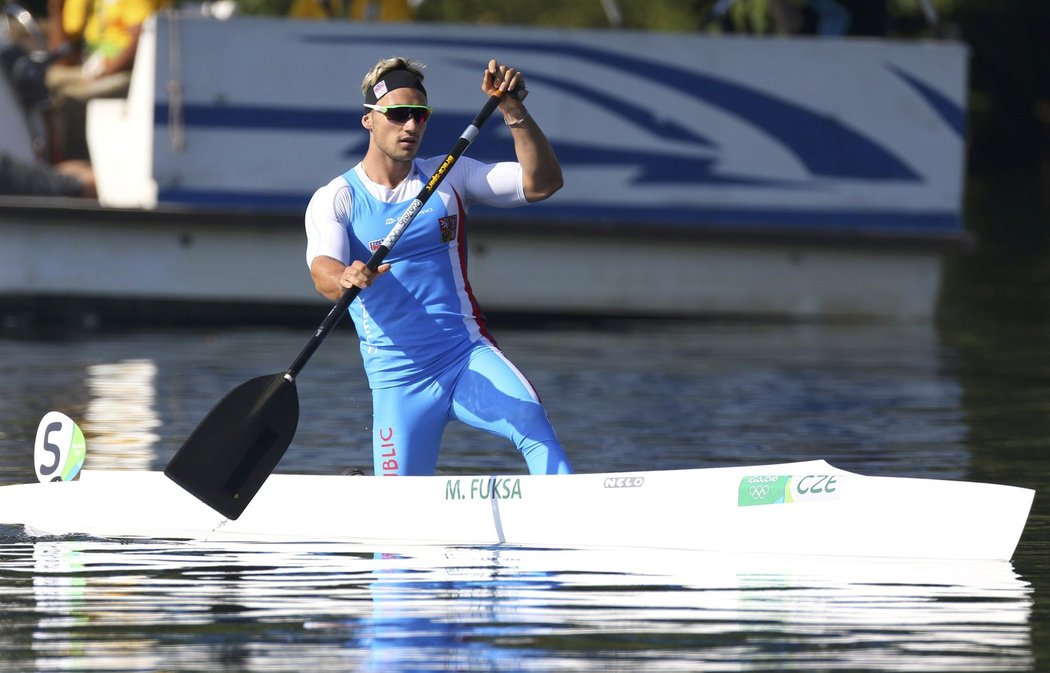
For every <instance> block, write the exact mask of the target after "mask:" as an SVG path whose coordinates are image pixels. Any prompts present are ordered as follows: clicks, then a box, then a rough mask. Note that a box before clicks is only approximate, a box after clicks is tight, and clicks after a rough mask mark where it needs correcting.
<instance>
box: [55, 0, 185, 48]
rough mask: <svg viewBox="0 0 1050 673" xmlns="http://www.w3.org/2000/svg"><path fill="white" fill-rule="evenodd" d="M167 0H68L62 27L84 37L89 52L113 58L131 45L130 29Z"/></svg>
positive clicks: (70, 32)
mask: <svg viewBox="0 0 1050 673" xmlns="http://www.w3.org/2000/svg"><path fill="white" fill-rule="evenodd" d="M166 4H167V0H65V3H64V4H63V7H62V28H63V29H64V30H65V31H66V34H67V35H69V36H70V37H83V39H84V44H85V45H86V51H87V53H88V54H89V55H90V54H94V53H95V52H100V53H101V54H102V55H103V56H105V57H106V58H113V57H115V56H116V55H117V54H119V53H121V52H122V51H124V50H125V49H127V48H128V46H130V45H131V41H132V34H131V29H132V28H134V27H135V26H138V25H140V24H141V23H142V22H143V21H145V20H146V19H147V18H149V17H150V15H152V14H153V13H154V12H156V11H157V10H158V9H160V8H161V7H163V6H164V5H166Z"/></svg>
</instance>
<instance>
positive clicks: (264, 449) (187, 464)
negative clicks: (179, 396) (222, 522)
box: [164, 373, 299, 519]
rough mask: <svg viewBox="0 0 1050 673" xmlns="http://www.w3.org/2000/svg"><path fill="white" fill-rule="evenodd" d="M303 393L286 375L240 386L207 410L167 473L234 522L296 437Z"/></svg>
mask: <svg viewBox="0 0 1050 673" xmlns="http://www.w3.org/2000/svg"><path fill="white" fill-rule="evenodd" d="M298 424H299V395H298V393H297V392H296V389H295V381H292V380H289V378H288V377H287V376H286V375H285V374H283V373H282V374H272V375H269V376H260V377H258V378H254V379H252V380H250V381H247V382H245V383H242V384H241V385H239V386H237V387H236V388H234V389H233V390H232V391H230V393H229V394H228V395H226V397H224V398H222V399H221V400H220V401H219V403H218V404H216V405H215V407H214V408H213V409H212V410H211V411H209V412H208V415H207V416H205V417H204V420H203V421H201V423H200V425H198V426H197V429H196V430H194V431H193V433H192V434H191V435H190V436H189V437H188V438H187V439H186V443H185V444H183V445H182V448H180V449H179V450H178V452H177V453H176V454H175V456H174V457H173V458H172V459H171V462H169V463H168V466H167V467H166V468H164V474H166V475H168V477H169V478H170V479H171V480H172V481H174V482H175V483H176V484H178V485H179V486H181V487H182V488H184V489H186V490H187V491H189V492H190V493H192V494H193V495H195V496H197V498H198V499H200V500H201V501H202V502H203V503H204V504H206V505H208V506H209V507H211V508H212V509H214V510H215V511H217V512H219V513H220V514H222V515H223V516H225V517H226V518H227V519H236V518H237V517H239V516H240V515H241V512H243V511H244V508H245V507H247V506H248V503H249V502H251V500H252V498H254V497H255V494H256V493H257V492H258V491H259V489H260V488H261V487H262V485H263V482H264V481H266V478H267V477H268V476H270V473H271V472H273V470H274V468H276V467H277V463H278V462H279V461H280V460H281V456H283V455H284V452H285V450H286V449H287V448H288V445H289V444H291V443H292V437H294V436H295V429H296V426H297V425H298Z"/></svg>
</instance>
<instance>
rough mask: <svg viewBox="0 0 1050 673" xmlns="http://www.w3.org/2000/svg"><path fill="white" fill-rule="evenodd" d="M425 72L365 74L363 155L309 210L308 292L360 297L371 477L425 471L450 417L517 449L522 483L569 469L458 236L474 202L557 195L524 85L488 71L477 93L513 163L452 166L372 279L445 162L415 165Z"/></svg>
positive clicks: (432, 465)
mask: <svg viewBox="0 0 1050 673" xmlns="http://www.w3.org/2000/svg"><path fill="white" fill-rule="evenodd" d="M422 68H423V65H422V64H421V63H418V62H414V61H409V60H406V59H403V58H390V59H384V60H381V61H379V62H378V63H377V64H376V65H375V66H374V67H373V68H372V69H371V70H370V71H369V72H368V74H367V75H366V76H365V78H364V81H363V82H362V87H361V88H362V92H363V93H364V98H365V111H364V114H363V115H362V117H361V125H362V126H363V127H364V128H365V129H366V130H367V131H368V135H369V141H368V150H367V151H366V153H365V156H364V158H363V159H362V160H361V162H360V163H358V164H357V165H356V166H354V167H353V168H351V169H350V170H349V171H347V172H346V173H345V174H343V175H341V176H339V177H337V178H335V179H333V180H332V181H331V182H329V183H328V184H327V185H325V186H323V187H321V188H320V189H318V190H317V192H316V193H315V194H314V196H313V198H312V199H311V201H310V205H309V206H308V208H307V211H306V233H307V252H306V261H307V263H308V264H309V266H310V274H311V276H312V278H313V280H314V285H315V287H316V288H317V291H318V292H320V293H321V294H322V295H324V296H325V297H327V298H328V299H331V300H333V301H336V300H338V299H339V297H340V296H341V295H342V293H343V291H344V290H345V289H347V288H353V287H357V288H361V289H362V290H364V289H366V288H367V291H365V292H362V293H361V294H360V295H359V296H358V297H357V298H356V299H355V300H354V302H353V303H352V304H351V305H350V309H349V313H350V316H351V318H352V319H353V321H354V325H355V327H356V328H357V334H358V336H359V338H360V341H361V355H362V358H363V360H364V367H365V372H366V374H367V375H368V382H369V386H370V388H371V389H372V413H373V428H372V446H373V465H374V469H375V474H377V475H429V474H433V473H434V472H435V470H436V469H437V461H438V452H439V449H440V444H441V435H442V433H443V432H444V429H445V426H446V425H447V424H448V422H449V421H450V420H452V419H456V420H459V421H462V422H464V423H466V424H468V425H471V426H474V427H477V428H481V429H483V430H486V431H488V432H491V433H493V434H496V435H499V436H502V437H506V438H507V439H510V440H511V441H513V442H514V444H515V445H516V446H517V447H518V449H519V450H520V451H521V453H522V455H523V456H524V457H525V462H526V464H527V465H528V469H529V472H530V473H532V474H568V473H570V472H571V471H572V469H571V467H570V466H569V461H568V459H567V458H566V456H565V452H564V450H563V449H562V446H561V444H560V443H559V442H558V438H557V436H556V434H555V432H554V429H553V428H552V427H551V424H550V421H549V420H548V418H547V413H546V411H545V410H544V408H543V405H542V403H541V402H540V399H539V396H538V395H537V393H536V391H535V390H534V389H533V387H532V385H531V384H530V383H529V382H528V380H527V379H526V378H525V376H524V375H522V373H521V372H520V371H518V369H517V368H516V367H515V366H514V365H513V364H512V363H511V362H510V360H508V359H507V357H506V356H505V355H504V354H503V353H502V351H500V349H499V347H498V346H497V345H496V343H495V341H493V339H492V338H491V336H490V335H489V333H488V330H487V328H486V325H485V320H484V316H483V315H482V313H481V310H480V308H479V306H478V303H477V301H476V300H475V298H474V295H473V294H472V292H471V287H470V282H469V281H468V280H467V273H466V271H467V264H466V259H467V250H466V236H465V232H464V228H465V226H466V215H467V209H468V207H469V205H470V204H471V203H472V202H475V201H480V202H482V203H485V204H488V205H491V206H499V207H514V206H522V205H525V204H526V203H531V202H536V201H541V200H543V199H546V198H548V197H550V196H551V195H552V194H554V193H555V192H556V191H558V190H559V189H561V186H562V173H561V166H560V164H559V163H558V159H557V157H556V156H555V154H554V150H553V148H552V147H551V145H550V142H549V141H548V140H547V138H546V136H545V135H544V134H543V131H542V130H540V127H539V126H538V125H537V123H536V121H535V120H534V119H533V118H532V117H531V116H529V114H528V112H527V111H526V110H525V106H524V105H523V104H522V99H523V98H524V95H523V94H524V91H525V80H524V78H523V77H522V75H521V73H520V72H518V71H517V70H515V69H514V68H510V67H507V66H505V65H499V64H497V63H496V61H495V60H493V61H490V62H489V64H488V67H487V68H486V69H485V71H484V74H483V77H482V87H481V88H482V90H483V91H484V92H485V94H486V95H493V94H495V93H497V92H498V91H502V92H505V93H506V95H503V96H502V98H501V101H500V105H499V110H500V111H501V112H502V113H503V118H504V121H505V122H506V124H507V126H508V127H509V128H510V130H511V136H512V138H513V140H514V151H515V154H516V155H517V161H516V162H499V163H494V164H485V163H481V162H479V161H476V160H473V159H469V158H466V157H463V158H461V159H460V160H459V161H458V162H457V163H456V164H455V165H454V166H452V168H451V169H450V170H449V172H448V174H447V176H446V177H445V179H444V181H443V182H442V183H441V185H440V186H439V187H438V188H437V191H436V192H435V194H434V197H435V198H431V199H429V200H428V201H427V203H426V205H425V206H424V207H423V209H422V210H420V211H419V213H418V215H417V216H416V218H415V220H414V221H413V222H412V223H411V225H410V226H409V227H408V228H407V229H406V230H405V232H404V234H403V235H402V237H401V238H400V239H399V240H398V243H397V245H396V246H394V247H393V248H392V249H391V251H390V253H389V254H388V256H387V257H386V260H385V263H383V264H381V265H380V266H379V268H378V269H377V270H376V271H374V272H373V271H372V270H371V269H369V268H368V267H367V265H366V263H365V262H364V261H361V260H367V259H368V258H369V257H370V256H371V255H372V253H373V252H374V251H375V250H376V249H378V247H379V244H380V242H381V241H382V240H383V239H384V237H385V236H386V235H387V234H388V232H389V231H390V228H391V225H392V224H393V223H395V222H396V221H397V220H398V218H399V217H400V216H401V215H402V214H403V213H404V212H405V210H406V208H407V207H408V206H409V204H410V203H411V201H412V199H413V197H414V196H415V195H416V194H417V193H419V192H420V190H421V189H422V188H423V186H424V185H425V184H427V180H428V179H429V176H431V175H433V174H434V173H435V172H436V171H437V169H438V167H439V166H440V165H441V163H442V161H444V160H445V156H438V157H432V158H429V159H417V158H416V154H417V152H418V150H419V145H420V142H421V141H422V139H423V133H424V132H425V131H426V125H427V120H428V119H429V118H430V113H431V109H430V107H429V106H428V105H427V93H426V89H425V88H424V87H423V74H422Z"/></svg>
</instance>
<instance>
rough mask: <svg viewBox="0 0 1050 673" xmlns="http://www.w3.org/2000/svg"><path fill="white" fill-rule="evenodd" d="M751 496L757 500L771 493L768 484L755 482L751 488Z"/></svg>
mask: <svg viewBox="0 0 1050 673" xmlns="http://www.w3.org/2000/svg"><path fill="white" fill-rule="evenodd" d="M750 493H751V497H752V498H754V499H755V500H762V499H764V498H765V497H766V496H767V495H769V485H768V484H755V485H753V486H752V487H751V489H750Z"/></svg>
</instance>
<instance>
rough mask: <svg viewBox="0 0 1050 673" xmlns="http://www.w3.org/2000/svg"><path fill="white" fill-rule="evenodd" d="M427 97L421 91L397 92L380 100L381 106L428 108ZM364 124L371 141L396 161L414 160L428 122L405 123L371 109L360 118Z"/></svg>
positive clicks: (399, 90) (411, 120) (409, 121)
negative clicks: (425, 106) (421, 106)
mask: <svg viewBox="0 0 1050 673" xmlns="http://www.w3.org/2000/svg"><path fill="white" fill-rule="evenodd" d="M426 104H427V97H426V95H425V94H424V93H423V92H422V91H419V90H418V89H409V88H402V89H394V90H393V91H391V92H390V93H388V94H386V95H385V96H383V97H382V98H380V99H379V105H382V106H391V105H426ZM361 124H362V125H363V126H364V127H365V128H366V129H368V132H369V133H370V134H371V136H372V140H371V142H372V143H373V144H374V145H375V146H376V147H377V148H379V150H380V151H382V152H383V153H384V154H386V155H387V156H388V157H390V158H391V159H393V160H394V161H411V160H412V159H413V158H415V156H416V153H417V152H418V151H419V143H420V142H422V140H423V132H424V131H426V128H427V123H426V122H419V121H417V120H416V119H415V118H414V117H412V118H409V119H408V120H407V121H405V122H396V121H392V120H390V119H388V118H387V116H386V115H385V114H383V113H382V112H379V111H378V110H368V111H367V112H365V114H364V115H363V116H362V117H361Z"/></svg>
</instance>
